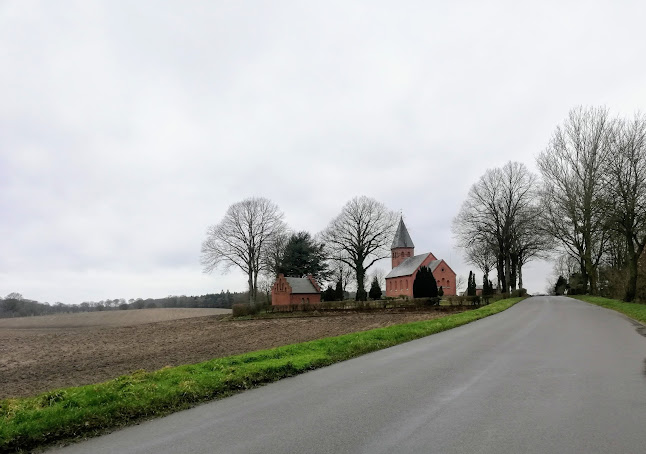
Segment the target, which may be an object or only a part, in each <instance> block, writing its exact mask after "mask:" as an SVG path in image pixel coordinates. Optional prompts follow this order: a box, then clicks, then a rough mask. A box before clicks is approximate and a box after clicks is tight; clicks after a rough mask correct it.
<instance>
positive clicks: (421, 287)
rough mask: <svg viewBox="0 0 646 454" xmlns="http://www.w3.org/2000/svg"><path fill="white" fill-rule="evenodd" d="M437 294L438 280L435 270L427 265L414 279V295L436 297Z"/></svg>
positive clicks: (416, 296)
mask: <svg viewBox="0 0 646 454" xmlns="http://www.w3.org/2000/svg"><path fill="white" fill-rule="evenodd" d="M437 294H438V290H437V281H436V280H435V277H434V276H433V272H432V271H431V270H430V269H429V268H427V267H425V266H423V267H421V268H420V269H419V271H417V275H416V276H415V280H414V281H413V297H414V298H435V297H437Z"/></svg>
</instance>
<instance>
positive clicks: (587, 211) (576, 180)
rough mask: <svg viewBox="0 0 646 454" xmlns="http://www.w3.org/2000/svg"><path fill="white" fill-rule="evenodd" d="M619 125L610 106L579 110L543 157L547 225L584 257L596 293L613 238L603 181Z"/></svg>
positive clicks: (585, 270) (571, 250)
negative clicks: (603, 259)
mask: <svg viewBox="0 0 646 454" xmlns="http://www.w3.org/2000/svg"><path fill="white" fill-rule="evenodd" d="M614 124H615V122H614V121H613V120H612V119H610V117H609V115H608V111H607V109H605V108H598V109H595V108H587V109H584V108H577V109H574V110H572V111H570V113H569V116H568V118H567V119H566V120H565V122H564V123H563V125H562V126H558V127H557V128H556V131H555V132H554V134H553V136H552V138H551V140H550V143H549V145H548V147H547V149H545V151H543V152H542V153H541V154H540V155H539V157H538V167H539V169H540V171H541V174H542V176H543V181H544V184H543V190H542V197H541V198H542V201H543V203H542V213H543V214H544V216H543V221H544V225H545V227H546V228H547V230H548V232H549V233H550V235H551V236H552V237H553V238H555V239H556V240H558V241H559V242H560V243H561V244H562V245H563V247H564V248H565V249H566V251H567V252H568V254H570V255H573V256H575V257H577V258H578V259H579V262H580V265H581V273H582V275H583V279H584V281H585V282H586V283H588V282H589V283H590V290H591V292H592V293H593V294H596V293H597V292H598V273H597V270H598V266H599V261H600V260H601V257H602V255H603V251H604V246H605V243H606V241H607V239H608V229H607V225H606V224H607V213H606V208H605V207H604V203H603V201H604V194H603V185H602V184H601V181H602V178H603V172H604V168H605V163H606V162H607V159H608V157H609V154H610V152H611V151H612V136H613V129H614Z"/></svg>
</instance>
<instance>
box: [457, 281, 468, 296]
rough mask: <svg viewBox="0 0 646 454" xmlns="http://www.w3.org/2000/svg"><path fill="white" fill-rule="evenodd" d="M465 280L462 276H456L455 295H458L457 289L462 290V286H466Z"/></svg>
mask: <svg viewBox="0 0 646 454" xmlns="http://www.w3.org/2000/svg"><path fill="white" fill-rule="evenodd" d="M466 281H467V280H466V279H465V278H464V276H458V277H457V278H456V280H455V293H456V295H459V294H460V293H459V292H458V289H462V288H464V285H465V284H466Z"/></svg>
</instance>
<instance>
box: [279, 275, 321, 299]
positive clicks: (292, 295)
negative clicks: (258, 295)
mask: <svg viewBox="0 0 646 454" xmlns="http://www.w3.org/2000/svg"><path fill="white" fill-rule="evenodd" d="M320 302H321V287H319V285H318V283H317V282H316V279H314V277H312V275H309V276H307V277H285V276H284V275H282V274H279V275H278V277H277V278H276V282H274V285H273V286H272V288H271V304H272V305H273V306H277V305H288V304H307V303H309V304H314V303H320Z"/></svg>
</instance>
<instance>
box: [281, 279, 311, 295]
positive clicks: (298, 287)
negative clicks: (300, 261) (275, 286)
mask: <svg viewBox="0 0 646 454" xmlns="http://www.w3.org/2000/svg"><path fill="white" fill-rule="evenodd" d="M285 280H287V283H288V284H289V286H290V287H291V288H292V293H319V292H318V291H317V290H316V289H315V288H314V286H313V285H312V282H311V281H310V280H309V279H308V278H306V277H286V278H285Z"/></svg>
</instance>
